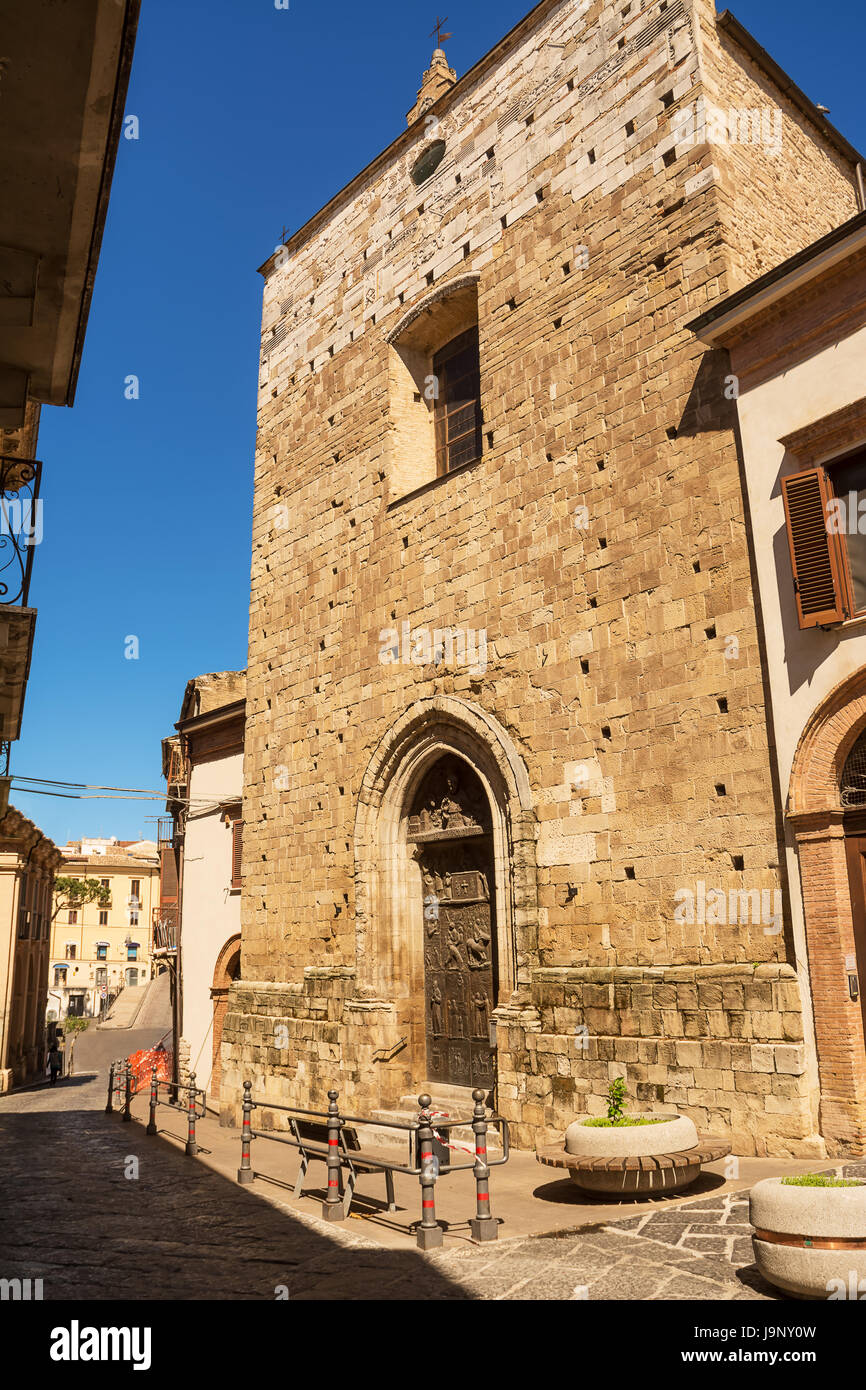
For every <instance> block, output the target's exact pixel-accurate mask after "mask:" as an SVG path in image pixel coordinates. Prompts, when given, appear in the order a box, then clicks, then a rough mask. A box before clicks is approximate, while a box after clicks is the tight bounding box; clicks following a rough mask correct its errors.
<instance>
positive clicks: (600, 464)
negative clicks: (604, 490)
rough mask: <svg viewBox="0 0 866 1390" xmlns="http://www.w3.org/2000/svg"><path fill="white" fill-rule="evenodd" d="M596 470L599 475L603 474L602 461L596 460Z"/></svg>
mask: <svg viewBox="0 0 866 1390" xmlns="http://www.w3.org/2000/svg"><path fill="white" fill-rule="evenodd" d="M596 468H597V469H598V471H599V473H603V472H604V459H599V460H598V463H597V464H596Z"/></svg>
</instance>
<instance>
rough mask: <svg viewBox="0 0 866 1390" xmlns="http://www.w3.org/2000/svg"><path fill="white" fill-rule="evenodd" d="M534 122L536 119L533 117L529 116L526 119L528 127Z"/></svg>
mask: <svg viewBox="0 0 866 1390" xmlns="http://www.w3.org/2000/svg"><path fill="white" fill-rule="evenodd" d="M534 122H535V117H534V116H533V115H529V116H527V117H526V124H527V125H533V124H534Z"/></svg>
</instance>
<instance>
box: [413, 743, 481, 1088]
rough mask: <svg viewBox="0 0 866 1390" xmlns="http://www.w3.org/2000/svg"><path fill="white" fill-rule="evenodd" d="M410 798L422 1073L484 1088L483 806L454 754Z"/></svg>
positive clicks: (469, 775) (475, 781) (472, 780)
mask: <svg viewBox="0 0 866 1390" xmlns="http://www.w3.org/2000/svg"><path fill="white" fill-rule="evenodd" d="M474 784H477V785H474ZM415 805H416V807H417V808H418V810H417V812H416V814H415V815H413V816H412V817H411V819H410V825H409V831H410V834H409V838H410V839H411V840H414V841H415V842H416V845H417V849H416V856H417V859H418V864H419V867H420V869H421V879H422V884H423V894H424V1007H425V1032H426V1047H427V1077H426V1080H428V1081H430V1082H433V1081H441V1082H444V1083H447V1084H449V1085H452V1086H482V1087H485V1088H488V1087H490V1086H492V1085H493V1082H494V1066H493V1050H492V1049H491V1046H490V1022H491V1018H490V1016H491V1013H492V1012H493V1009H494V1008H495V1006H496V923H495V905H494V904H495V895H494V891H493V890H494V882H493V847H492V836H491V834H490V830H489V809H488V808H487V806H486V799H485V798H484V794H483V791H482V790H481V786H480V783H478V779H477V778H476V777H475V775H474V774H473V773H472V772H471V770H470V769H469V768H468V767H467V766H466V764H465V763H463V762H462V760H460V759H458V758H456V757H453V756H447V757H445V758H443V759H441V760H440V762H439V763H437V764H436V765H435V767H434V769H433V772H432V774H430V775H429V776H428V777H427V778H426V779H425V782H424V784H423V786H422V789H421V792H420V793H419V796H418V798H416V802H415ZM485 821H487V822H488V824H485Z"/></svg>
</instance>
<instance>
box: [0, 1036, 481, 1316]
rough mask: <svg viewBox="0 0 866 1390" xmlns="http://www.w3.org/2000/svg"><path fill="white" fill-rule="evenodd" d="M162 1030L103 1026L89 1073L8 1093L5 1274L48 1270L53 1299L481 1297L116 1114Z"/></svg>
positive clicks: (83, 1048)
mask: <svg viewBox="0 0 866 1390" xmlns="http://www.w3.org/2000/svg"><path fill="white" fill-rule="evenodd" d="M160 1032H161V1030H146V1031H145V1030H141V1031H138V1030H134V1031H129V1032H127V1031H123V1032H121V1033H118V1032H109V1031H107V1032H100V1033H97V1032H95V1031H94V1030H90V1031H89V1032H88V1033H86V1034H83V1035H82V1036H81V1037H80V1038H79V1039H78V1041H77V1043H76V1057H75V1068H76V1074H75V1075H73V1076H71V1077H68V1078H65V1079H64V1080H63V1081H61V1082H59V1083H58V1085H57V1086H56V1087H55V1088H53V1089H52V1088H50V1087H48V1086H40V1087H37V1088H33V1089H31V1090H22V1091H18V1092H14V1093H13V1094H12V1095H9V1096H4V1097H2V1099H0V1183H2V1187H3V1191H4V1194H5V1197H6V1200H5V1203H4V1205H5V1208H6V1210H5V1212H4V1219H3V1222H2V1227H0V1278H6V1279H12V1278H21V1279H42V1280H43V1287H44V1297H45V1299H46V1300H50V1301H56V1300H58V1299H76V1300H78V1299H92V1300H103V1299H107V1300H114V1299H154V1298H156V1299H182V1300H188V1299H265V1300H268V1299H271V1300H272V1299H274V1298H275V1297H278V1296H279V1294H278V1292H277V1290H278V1288H279V1286H281V1285H282V1286H285V1288H286V1290H287V1292H288V1297H290V1298H292V1299H297V1298H314V1299H323V1298H371V1297H377V1298H388V1299H394V1298H401V1299H406V1298H410V1299H411V1298H424V1299H443V1298H447V1299H461V1298H467V1297H472V1295H471V1294H469V1293H466V1292H464V1291H463V1290H461V1289H460V1288H459V1287H458V1286H456V1285H455V1284H453V1283H452V1282H451V1281H450V1280H449V1279H448V1278H447V1277H446V1276H445V1275H443V1274H442V1273H440V1272H439V1271H438V1270H437V1269H436V1267H435V1266H433V1265H431V1264H430V1263H428V1262H426V1261H425V1260H424V1259H423V1258H422V1257H421V1256H420V1255H415V1254H413V1253H412V1252H410V1251H406V1252H404V1251H395V1250H383V1249H381V1248H380V1247H378V1246H375V1245H373V1244H372V1243H371V1242H368V1241H366V1240H362V1239H358V1238H357V1237H354V1236H349V1235H345V1234H344V1233H342V1232H340V1233H338V1234H336V1235H331V1234H330V1233H328V1234H327V1235H325V1234H324V1233H323V1230H322V1229H321V1228H320V1229H314V1228H313V1226H312V1225H311V1224H308V1223H307V1222H305V1221H304V1220H303V1219H301V1218H296V1217H294V1216H289V1215H288V1214H285V1213H283V1212H282V1211H281V1210H279V1209H277V1208H276V1207H274V1206H273V1205H271V1204H270V1203H269V1202H267V1201H265V1200H263V1199H262V1198H261V1197H258V1196H256V1195H254V1194H252V1193H250V1192H247V1191H246V1190H244V1189H243V1188H240V1187H238V1185H237V1184H236V1183H232V1182H230V1181H228V1180H227V1179H225V1178H223V1177H221V1176H220V1175H219V1174H216V1173H214V1172H213V1171H212V1170H211V1169H209V1168H207V1167H205V1165H204V1164H202V1163H198V1162H196V1161H195V1160H193V1159H189V1158H186V1157H185V1156H184V1154H183V1153H182V1152H178V1151H177V1150H176V1149H174V1148H172V1147H171V1146H170V1145H169V1144H166V1143H163V1142H161V1141H160V1140H158V1139H151V1138H148V1137H147V1136H146V1135H145V1133H144V1130H143V1128H142V1127H141V1126H139V1125H124V1124H123V1123H122V1122H121V1121H120V1120H119V1118H118V1117H114V1118H111V1117H109V1116H107V1115H105V1114H104V1108H105V1098H106V1089H107V1077H108V1067H109V1065H110V1062H111V1060H112V1059H113V1058H114V1057H116V1056H117V1055H118V1054H119V1053H121V1052H123V1053H129V1052H132V1051H134V1050H135V1049H136V1048H139V1047H149V1046H152V1045H153V1044H154V1043H155V1042H156V1041H157V1039H158V1037H159V1036H160ZM130 1159H135V1160H137V1168H138V1176H137V1177H131V1176H127V1175H126V1174H127V1173H128V1172H130V1171H132V1170H133V1169H134V1167H135V1165H133V1164H132V1163H130ZM283 1296H286V1295H285V1294H283Z"/></svg>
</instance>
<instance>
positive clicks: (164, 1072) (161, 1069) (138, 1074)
mask: <svg viewBox="0 0 866 1390" xmlns="http://www.w3.org/2000/svg"><path fill="white" fill-rule="evenodd" d="M127 1061H128V1062H129V1071H130V1076H131V1080H132V1094H133V1095H137V1094H138V1092H139V1091H149V1090H150V1074H151V1072H152V1071H153V1068H154V1067H156V1075H157V1079H158V1080H159V1081H171V1053H170V1052H166V1050H165V1048H164V1047H148V1048H144V1049H142V1051H141V1052H133V1053H132V1054H131V1056H129V1057H128V1058H127Z"/></svg>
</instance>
